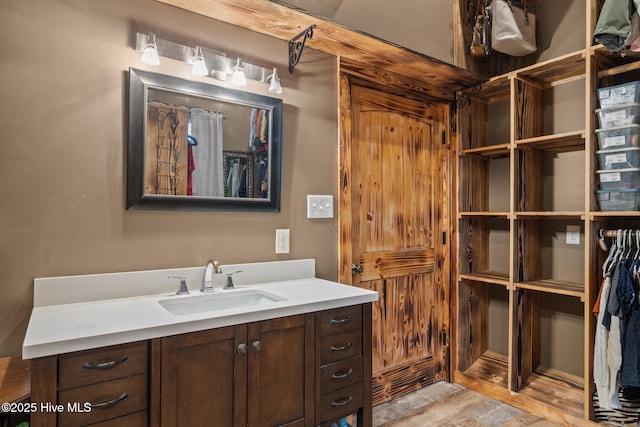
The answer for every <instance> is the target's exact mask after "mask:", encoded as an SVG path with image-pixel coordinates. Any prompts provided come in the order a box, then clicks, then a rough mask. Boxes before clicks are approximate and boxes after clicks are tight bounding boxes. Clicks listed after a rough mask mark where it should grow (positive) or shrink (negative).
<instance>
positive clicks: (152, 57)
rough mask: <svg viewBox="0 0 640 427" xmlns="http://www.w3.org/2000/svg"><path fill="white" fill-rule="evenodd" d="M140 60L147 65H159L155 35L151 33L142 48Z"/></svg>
mask: <svg viewBox="0 0 640 427" xmlns="http://www.w3.org/2000/svg"><path fill="white" fill-rule="evenodd" d="M141 60H142V62H143V63H145V64H148V65H160V57H159V56H158V48H157V46H156V36H155V35H154V34H151V35H150V36H149V40H148V41H147V44H146V46H145V47H144V50H143V51H142V58H141Z"/></svg>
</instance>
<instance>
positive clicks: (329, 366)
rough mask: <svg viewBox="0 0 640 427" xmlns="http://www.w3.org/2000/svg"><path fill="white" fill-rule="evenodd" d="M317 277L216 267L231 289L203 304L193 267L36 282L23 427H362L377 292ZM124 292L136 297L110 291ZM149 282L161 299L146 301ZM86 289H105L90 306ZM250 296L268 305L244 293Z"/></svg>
mask: <svg viewBox="0 0 640 427" xmlns="http://www.w3.org/2000/svg"><path fill="white" fill-rule="evenodd" d="M314 269H315V267H314V265H313V260H302V261H286V262H276V263H257V264H243V265H234V266H227V267H225V266H223V272H232V271H237V270H242V271H243V273H242V274H241V275H236V276H234V280H235V281H236V285H237V289H236V290H230V291H223V290H221V289H216V290H215V292H213V293H212V294H207V295H205V294H201V293H200V292H199V291H198V288H199V280H202V279H201V278H202V268H193V269H182V270H180V271H176V270H172V271H166V270H161V271H154V272H135V273H115V274H108V275H96V276H95V277H94V276H73V277H66V278H50V279H36V283H35V287H36V290H35V293H34V295H35V296H34V301H35V304H34V311H33V313H32V317H31V320H30V324H29V328H28V331H27V335H26V337H25V342H24V346H23V357H24V358H28V359H32V402H33V403H35V404H37V407H35V406H34V409H37V410H34V411H32V425H36V426H55V425H64V426H80V425H89V424H91V425H99V426H115V425H130V426H147V425H151V426H161V425H162V426H179V425H214V424H215V425H216V426H218V425H219V426H247V425H248V426H279V425H288V426H316V425H317V426H325V425H326V426H330V425H331V424H332V423H333V422H336V421H338V420H339V419H340V418H342V417H344V416H347V415H350V414H357V416H356V418H355V419H356V420H357V424H358V425H360V426H364V425H371V303H372V302H373V301H375V300H377V294H376V293H375V292H371V291H368V290H365V289H360V288H356V287H352V286H347V285H342V284H339V283H335V282H330V281H326V280H322V279H317V278H314V274H315V272H314ZM170 273H175V274H170ZM270 273H272V274H270ZM98 276H99V277H98ZM168 276H180V277H186V280H187V282H188V284H189V288H190V290H191V294H190V295H188V296H183V295H175V289H173V288H174V287H175V285H176V282H175V281H167V278H168ZM133 282H136V283H139V286H138V288H140V289H142V290H143V292H146V293H145V294H144V295H130V293H131V289H130V288H131V287H130V286H118V285H114V284H116V283H120V284H123V283H125V284H131V283H133ZM154 282H155V283H158V282H162V283H164V284H163V286H165V287H167V286H169V287H171V289H170V290H165V289H163V290H162V291H160V292H156V293H148V291H149V287H153V286H154V285H153V283H154ZM167 282H168V284H167ZM83 283H84V285H83ZM65 285H66V286H65ZM92 287H95V288H96V289H97V290H96V293H98V294H99V293H101V292H102V293H104V289H105V288H109V287H112V291H113V293H112V294H111V295H107V294H104V295H101V296H100V298H101V299H94V300H91V299H90V298H92V296H91V294H92V292H91V291H89V289H87V288H92ZM62 289H67V290H70V295H69V296H67V297H64V296H61V294H63V293H64V292H63V291H62ZM119 289H120V290H119ZM156 290H157V289H156ZM82 293H86V295H85V296H80V295H79V294H82ZM216 294H217V296H216V297H213V296H211V295H216ZM256 294H260V295H268V296H271V297H272V298H265V297H247V295H256ZM107 296H110V298H105V297H107ZM237 296H241V298H237ZM94 297H95V293H94ZM225 298H226V299H227V300H226V301H224V302H222V303H220V302H219V301H220V299H225ZM208 300H211V301H214V300H216V305H215V309H210V307H214V305H211V304H210V303H209V302H208ZM44 301H52V302H53V303H54V304H51V305H44V304H45V303H44ZM64 301H67V302H64ZM167 301H169V302H171V303H172V304H173V305H174V307H172V308H170V309H169V308H167ZM174 301H176V302H182V301H184V302H185V303H186V305H184V306H183V307H181V308H180V309H179V310H176V309H175V303H174ZM238 301H243V302H242V303H237V302H238ZM203 302H204V309H203V308H202V304H203ZM163 304H164V305H163ZM198 304H199V305H198ZM220 304H222V305H220ZM190 307H196V308H194V309H191V308H190ZM190 310H194V311H193V312H192V311H190ZM202 310H205V311H202ZM176 313H179V314H176ZM214 422H215V423H214ZM212 423H214V424H212Z"/></svg>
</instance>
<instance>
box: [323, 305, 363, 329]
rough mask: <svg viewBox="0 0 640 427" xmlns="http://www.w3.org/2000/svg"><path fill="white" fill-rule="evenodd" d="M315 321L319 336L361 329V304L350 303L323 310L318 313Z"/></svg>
mask: <svg viewBox="0 0 640 427" xmlns="http://www.w3.org/2000/svg"><path fill="white" fill-rule="evenodd" d="M316 323H317V325H318V326H317V328H318V335H320V336H321V337H325V336H327V335H333V334H338V333H341V332H347V331H354V330H361V329H362V306H360V305H352V306H349V307H341V308H335V309H332V310H327V311H323V312H321V313H320V314H318V317H317V320H316Z"/></svg>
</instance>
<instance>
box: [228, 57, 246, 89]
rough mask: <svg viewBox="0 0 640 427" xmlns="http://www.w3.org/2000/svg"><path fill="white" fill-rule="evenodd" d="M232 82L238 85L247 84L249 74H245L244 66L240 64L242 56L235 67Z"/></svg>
mask: <svg viewBox="0 0 640 427" xmlns="http://www.w3.org/2000/svg"><path fill="white" fill-rule="evenodd" d="M231 83H232V84H234V85H236V86H246V85H247V76H245V75H244V68H242V67H241V66H240V58H238V63H237V64H236V66H235V67H233V76H231Z"/></svg>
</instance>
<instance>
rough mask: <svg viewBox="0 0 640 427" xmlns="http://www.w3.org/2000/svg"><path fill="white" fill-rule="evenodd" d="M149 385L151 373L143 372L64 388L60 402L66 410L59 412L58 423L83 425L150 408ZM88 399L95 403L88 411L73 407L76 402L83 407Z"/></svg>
mask: <svg viewBox="0 0 640 427" xmlns="http://www.w3.org/2000/svg"><path fill="white" fill-rule="evenodd" d="M148 389H149V385H148V378H147V375H146V374H140V375H136V376H133V377H128V378H120V379H117V380H112V381H106V382H103V383H98V384H92V385H88V386H84V387H76V388H73V389H70V390H63V391H60V392H59V393H58V402H59V404H61V405H63V408H64V410H63V412H61V413H60V414H59V416H58V425H61V426H65V427H67V426H69V427H73V426H82V425H86V424H92V423H97V422H100V421H104V420H108V419H111V418H115V417H120V416H122V415H126V414H131V413H133V412H138V411H143V410H145V409H147V404H148ZM86 402H88V403H91V404H92V405H94V407H93V408H91V409H90V410H88V412H79V411H75V412H74V411H72V410H70V407H71V406H73V405H76V406H77V407H78V408H80V409H81V410H82V409H84V405H85V403H86ZM96 405H100V406H96Z"/></svg>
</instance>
